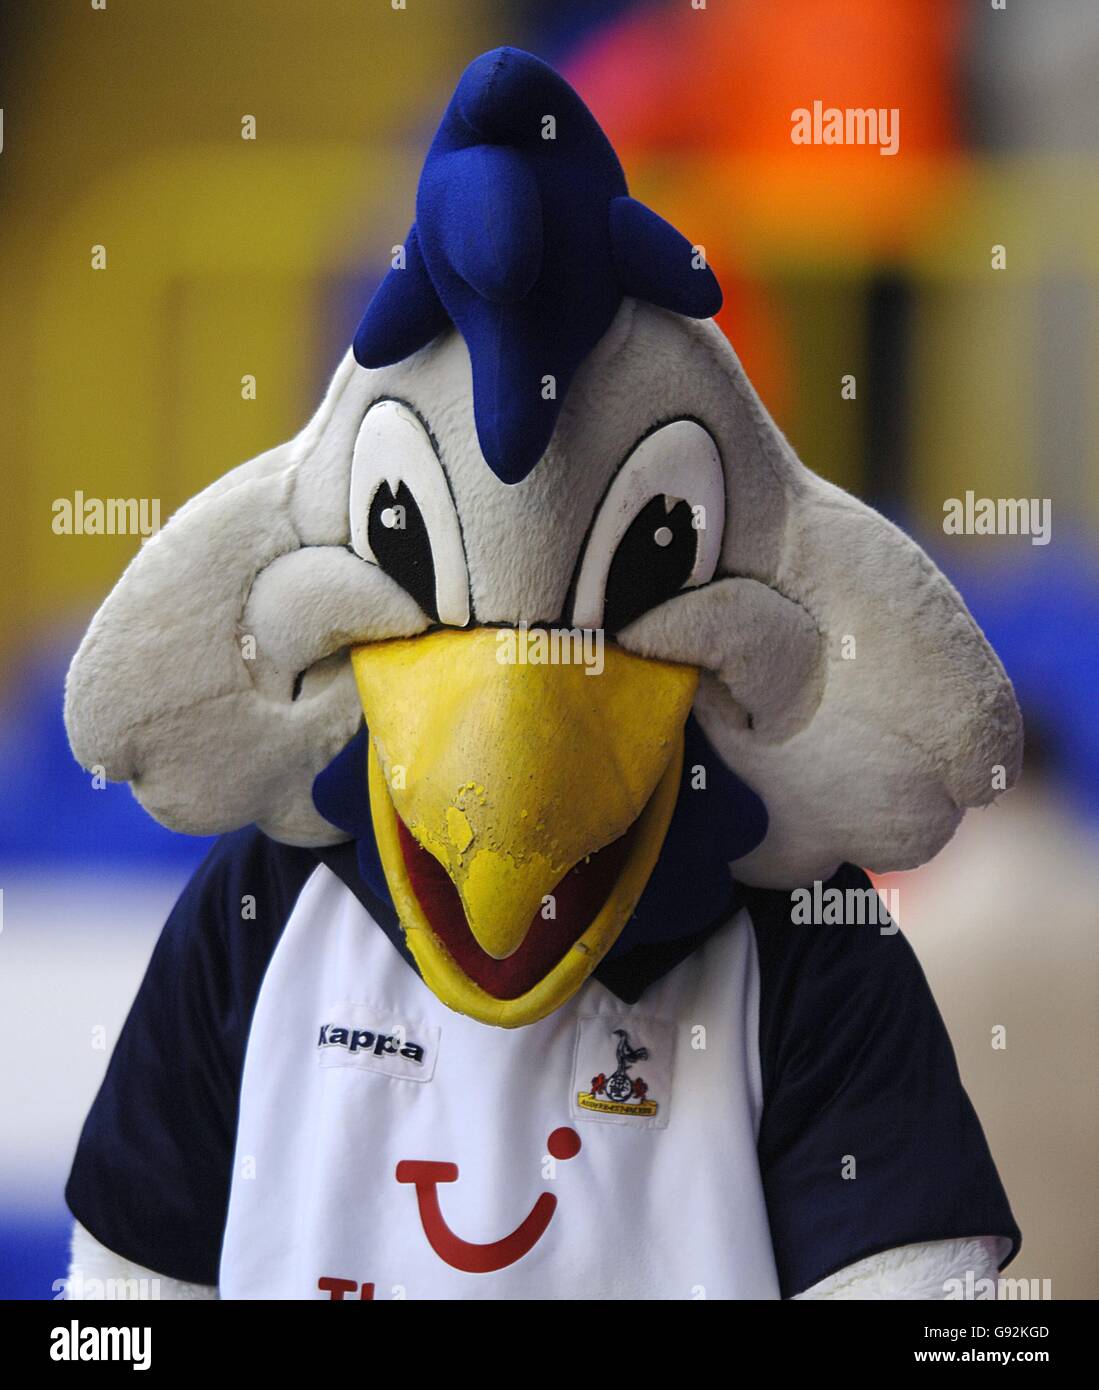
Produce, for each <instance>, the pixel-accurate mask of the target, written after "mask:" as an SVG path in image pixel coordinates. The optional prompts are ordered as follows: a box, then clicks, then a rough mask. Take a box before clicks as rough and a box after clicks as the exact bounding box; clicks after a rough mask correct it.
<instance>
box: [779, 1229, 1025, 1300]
mask: <svg viewBox="0 0 1099 1390" xmlns="http://www.w3.org/2000/svg"><path fill="white" fill-rule="evenodd" d="M1007 1245H1008V1242H1007V1241H1005V1240H1002V1239H1001V1238H1000V1237H997V1236H973V1237H970V1238H969V1239H966V1240H936V1241H932V1242H931V1243H930V1244H928V1245H902V1246H899V1247H898V1248H897V1249H895V1250H884V1251H882V1253H881V1254H880V1255H871V1256H870V1257H869V1258H868V1259H865V1260H858V1261H856V1263H855V1264H853V1265H848V1266H847V1268H846V1269H841V1270H839V1271H838V1272H837V1273H836V1274H831V1275H829V1276H828V1278H827V1279H822V1280H821V1281H820V1283H819V1284H814V1285H813V1286H812V1288H808V1289H806V1290H805V1292H804V1293H799V1294H797V1295H795V1297H796V1298H799V1299H812V1300H816V1299H823V1298H834V1299H845V1300H856V1299H857V1300H860V1301H863V1302H867V1301H871V1300H878V1299H944V1300H945V1299H947V1298H953V1299H957V1298H974V1297H981V1296H982V1290H984V1289H987V1288H988V1287H990V1286H989V1285H988V1284H987V1283H986V1282H985V1281H987V1280H992V1281H995V1280H996V1277H997V1274H998V1271H999V1267H1000V1260H1001V1259H1002V1258H1003V1256H1004V1255H1005V1254H1006V1253H1007V1251H1006V1249H1005V1247H1006V1246H1007ZM991 1287H995V1283H994V1282H993V1284H992V1286H991Z"/></svg>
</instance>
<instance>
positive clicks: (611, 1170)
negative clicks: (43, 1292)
mask: <svg viewBox="0 0 1099 1390" xmlns="http://www.w3.org/2000/svg"><path fill="white" fill-rule="evenodd" d="M720 298H721V296H720V291H719V289H718V285H717V282H716V280H715V278H714V276H713V274H712V272H711V271H710V270H709V269H708V268H707V266H706V264H705V259H704V256H703V254H702V251H701V248H698V247H694V246H692V245H691V244H690V243H689V242H688V241H687V240H686V239H685V238H684V237H683V236H681V235H680V234H679V233H678V232H677V231H676V230H674V229H673V228H672V227H671V226H670V225H669V224H668V223H666V222H664V221H663V220H662V219H661V218H660V217H658V216H657V215H656V214H655V213H654V212H652V211H650V209H649V208H647V207H646V206H644V205H643V204H642V203H640V202H637V201H635V200H634V199H633V198H631V197H630V196H629V194H628V192H627V188H626V182H625V178H624V175H623V172H622V169H621V167H620V165H619V162H618V160H617V158H616V156H615V153H614V151H613V150H612V148H611V146H610V144H609V143H608V141H607V139H606V137H605V136H604V134H603V132H602V131H601V130H600V128H599V126H598V125H597V124H596V122H595V120H594V119H593V117H592V115H591V114H590V112H589V111H588V110H587V109H586V107H585V106H584V105H583V103H582V102H581V101H580V99H579V98H578V97H577V95H576V93H575V92H573V91H572V89H571V88H570V87H569V86H568V85H567V84H566V83H565V82H564V81H563V80H562V79H561V78H560V77H559V76H558V75H557V74H556V73H555V72H554V71H553V70H552V69H551V68H549V67H548V66H546V65H545V64H544V63H543V62H541V61H540V60H539V59H537V58H534V57H531V56H530V55H529V54H526V53H523V52H520V51H518V50H515V49H509V48H503V49H499V50H497V51H494V52H491V53H487V54H485V55H483V56H482V57H480V58H478V59H477V60H476V61H475V62H474V63H473V64H472V65H471V66H470V67H469V68H468V70H467V71H466V72H465V74H464V75H463V76H462V79H461V81H460V82H459V84H458V87H457V90H456V91H455V93H454V96H453V98H452V99H451V101H450V104H449V106H448V107H447V110H446V112H445V114H444V116H443V119H442V123H441V125H440V127H439V130H438V133H437V134H436V136H435V138H434V141H433V143H432V145H431V148H430V151H429V153H428V155H427V159H426V161H425V164H424V167H423V171H422V174H421V177H420V181H419V188H418V193H417V199H416V220H415V225H414V226H413V227H412V230H411V231H410V232H409V234H408V237H407V240H406V242H405V243H404V245H403V247H402V248H401V251H400V254H399V255H398V256H397V257H396V258H395V264H394V268H393V269H392V270H390V271H389V272H388V274H387V276H386V278H385V279H384V280H383V282H382V284H381V286H380V287H379V289H378V291H377V293H376V294H375V296H374V298H373V300H372V302H371V303H370V305H369V307H368V309H367V312H366V316H365V318H364V319H363V321H362V324H361V326H360V328H359V329H358V332H357V334H356V337H355V340H354V344H353V347H352V349H351V351H350V352H349V353H348V354H347V356H346V358H345V359H344V361H343V362H342V364H341V365H340V367H339V369H338V370H337V372H336V375H335V379H334V381H333V383H332V385H331V387H330V389H329V391H328V394H327V396H326V397H325V400H324V402H323V404H322V405H321V407H320V409H319V411H318V412H317V414H316V415H315V416H314V418H313V419H312V420H311V421H310V423H309V424H308V425H307V426H306V427H305V429H304V430H303V431H302V433H300V434H299V435H298V436H297V437H296V438H295V439H293V440H292V441H291V442H289V443H287V444H284V445H282V446H280V447H278V448H275V449H272V450H271V451H270V452H268V453H265V454H262V455H260V457H258V458H256V459H253V460H252V461H251V462H250V463H246V464H244V465H243V466H242V467H239V468H236V469H234V470H233V471H232V472H230V473H229V474H227V475H226V476H225V477H224V478H222V479H220V480H219V481H217V482H215V483H214V484H213V485H212V486H211V487H209V488H207V489H206V490H205V491H204V492H202V493H201V494H199V496H197V497H196V498H194V499H193V500H192V501H190V502H189V503H188V504H187V505H186V506H184V507H183V508H182V509H181V510H180V511H179V512H178V513H177V514H176V515H175V516H174V517H173V518H172V519H171V521H170V522H169V523H168V525H167V526H166V527H165V528H164V530H163V531H161V532H160V533H159V534H158V535H157V536H155V537H154V538H153V539H151V540H150V541H149V542H148V543H147V544H146V545H144V546H143V547H142V549H141V551H140V552H139V554H138V555H137V557H136V559H135V560H134V561H133V563H132V564H131V566H130V567H129V569H128V570H127V572H126V573H125V575H124V576H123V577H122V579H121V581H120V582H119V584H118V586H117V587H116V588H115V590H114V592H113V593H112V594H111V595H110V597H109V598H108V599H107V601H106V602H105V603H104V605H103V607H102V608H101V610H100V611H99V613H98V614H97V616H96V617H95V619H94V621H93V623H92V625H91V628H90V630H89V632H88V634H87V636H86V637H85V639H84V641H83V643H82V645H81V647H80V649H79V651H78V652H77V655H76V657H75V660H74V661H73V664H72V669H71V671H70V673H69V678H68V686H67V696H66V718H67V725H68V730H69V735H70V739H71V743H72V747H73V749H74V751H75V754H76V757H77V758H78V760H79V761H80V762H81V763H82V764H83V765H84V766H85V767H98V768H101V769H103V770H105V772H106V774H107V775H108V776H109V777H111V778H113V779H119V780H124V781H128V782H129V783H130V784H131V786H132V788H133V791H134V794H135V795H136V796H137V797H138V799H139V800H140V801H141V803H142V804H143V805H144V806H145V807H146V808H147V809H148V811H149V812H150V813H151V814H152V815H153V816H155V817H156V818H157V820H159V821H161V822H163V823H164V824H165V825H167V826H170V827H172V828H173V829H175V830H178V831H184V832H187V833H190V834H210V833H218V834H219V835H220V836H221V838H220V839H219V840H218V841H217V842H216V844H215V846H214V848H213V849H212V850H211V852H210V854H209V856H208V857H207V859H206V860H205V862H204V863H203V864H202V866H201V867H200V868H199V869H198V871H197V872H196V874H195V875H194V877H193V878H192V879H191V881H190V883H189V884H188V886H187V887H186V889H185V890H184V892H183V895H182V897H181V898H180V899H179V902H178V903H177V905H176V907H175V908H174V910H173V911H172V913H171V915H170V917H169V919H168V922H167V924H166V926H165V928H164V931H163V933H162V935H161V937H160V940H159V942H158V944H157V946H156V949H155V951H154V953H153V956H152V960H151V963H150V965H149V967H148V972H147V974H146V976H145V978H144V981H143V983H142V985H141V988H140V990H139V993H138V995H137V998H136V1001H135V1002H134V1005H133V1008H132V1010H131V1013H130V1015H129V1018H128V1020H127V1022H126V1025H125V1027H124V1029H123V1031H122V1033H121V1036H120V1038H119V1040H118V1044H117V1046H116V1048H115V1051H114V1055H113V1057H112V1059H111V1062H110V1066H109V1069H108V1071H107V1074H106V1078H105V1080H104V1082H103V1085H102V1088H101V1090H100V1092H99V1095H98V1097H97V1099H96V1101H95V1103H94V1105H93V1107H92V1110H91V1113H90V1114H89V1116H88V1118H87V1121H86V1123H85V1126H84V1129H83V1133H82V1136H81V1139H80V1143H79V1147H78V1149H77V1153H76V1156H75V1161H74V1164H73V1169H72V1174H71V1177H70V1180H69V1183H68V1188H67V1199H68V1203H69V1206H70V1207H71V1210H72V1212H73V1215H74V1216H75V1218H76V1222H77V1225H76V1229H75V1235H74V1242H73V1276H74V1282H75V1280H76V1276H77V1275H79V1276H80V1277H81V1279H82V1281H83V1282H84V1283H85V1284H87V1283H88V1282H89V1281H90V1280H91V1279H92V1278H93V1276H94V1277H96V1278H98V1279H100V1280H106V1279H111V1278H127V1277H130V1278H133V1277H134V1276H135V1274H140V1275H142V1276H144V1277H149V1278H151V1277H154V1276H155V1277H157V1278H158V1279H159V1281H160V1283H159V1288H160V1296H161V1297H180V1298H184V1297H190V1298H201V1297H221V1298H233V1299H239V1298H248V1299H274V1298H293V1299H322V1300H323V1299H339V1300H346V1299H371V1298H395V1297H408V1298H420V1299H467V1298H473V1299H478V1298H479V1299H566V1298H568V1299H573V1298H578V1299H692V1298H702V1297H706V1298H717V1299H774V1298H791V1297H797V1296H803V1297H830V1298H890V1297H897V1298H943V1297H950V1296H958V1295H957V1292H956V1290H958V1289H959V1288H965V1287H969V1288H972V1287H973V1281H974V1280H980V1279H984V1278H989V1277H992V1278H994V1277H995V1276H996V1272H997V1269H998V1267H999V1266H1001V1265H1002V1264H1003V1263H1004V1262H1006V1260H1008V1259H1009V1258H1010V1257H1011V1256H1012V1255H1013V1253H1014V1251H1015V1249H1016V1248H1017V1245H1018V1241H1019V1235H1018V1231H1017V1230H1016V1227H1015V1223H1014V1221H1013V1218H1012V1215H1011V1211H1010V1209H1009V1207H1008V1204H1007V1201H1006V1198H1005V1196H1004V1193H1003V1190H1002V1188H1001V1186H1000V1182H999V1179H998V1177H997V1174H996V1170H995V1167H994V1166H993V1162H992V1159H991V1157H990V1155H989V1152H988V1149H987V1146H986V1144H985V1140H984V1137H983V1135H982V1132H981V1128H980V1125H979V1123H978V1121H977V1118H976V1116H975V1115H974V1112H973V1110H972V1108H971V1106H970V1104H969V1102H968V1100H967V1098H966V1095H965V1093H964V1091H963V1089H962V1086H961V1083H960V1080H959V1076H958V1072H957V1068H956V1065H955V1062H954V1057H953V1053H952V1050H951V1046H950V1042H949V1039H948V1038H947V1035H946V1033H945V1030H944V1028H943V1024H942V1022H941V1020H940V1018H939V1015H938V1012H937V1010H936V1008H935V1004H934V1002H933V1000H932V998H931V995H930V992H929V990H928V986H927V984H926V982H925V980H924V978H923V975H922V974H921V971H920V968H919V966H918V964H917V962H916V959H915V957H914V955H913V953H912V951H911V949H910V948H909V946H908V945H907V944H906V942H905V941H904V939H903V937H902V936H901V935H900V934H899V933H898V931H897V929H896V925H895V923H894V922H892V920H891V919H890V917H889V916H888V914H887V913H886V912H885V911H884V909H883V908H882V906H881V902H880V899H879V897H878V895H877V894H876V893H875V892H874V890H873V888H872V887H871V885H870V881H869V879H868V878H867V877H866V874H865V873H864V871H863V869H862V868H855V867H852V866H853V865H866V866H869V867H870V868H872V869H874V870H877V871H890V870H898V869H908V868H912V867H914V866H916V865H918V864H921V863H923V862H924V861H925V860H926V859H928V858H929V857H930V856H932V855H934V854H935V853H936V852H937V851H938V850H939V849H940V848H941V847H942V845H943V844H944V843H945V842H946V841H947V840H948V839H949V837H950V836H951V834H952V833H953V831H954V830H955V828H956V826H957V825H958V822H959V820H960V818H961V817H962V815H963V813H964V812H965V810H966V808H968V807H971V806H980V805H984V804H986V803H987V802H989V801H991V800H992V798H993V797H994V795H995V794H996V792H997V790H999V789H1001V788H1002V787H1004V786H1007V785H1010V784H1011V782H1012V781H1013V780H1014V778H1015V775H1016V773H1017V771H1018V766H1019V761H1020V747H1021V727H1020V719H1019V714H1018V710H1017V707H1016V704H1015V700H1014V697H1013V693H1012V690H1011V686H1010V684H1009V682H1008V680H1007V678H1006V676H1005V674H1004V671H1003V669H1002V668H1001V666H1000V664H999V662H998V661H997V659H996V657H995V655H994V654H993V652H992V651H991V650H990V648H989V646H988V645H987V643H986V642H985V640H984V638H983V636H982V634H981V632H980V631H979V630H978V628H977V627H976V625H975V624H974V622H973V620H972V619H971V618H970V616H969V614H968V613H967V611H966V608H965V606H964V605H963V603H962V601H961V599H960V598H959V597H958V595H957V593H955V592H954V590H953V589H952V588H951V586H950V585H949V584H948V583H947V581H946V580H945V579H944V577H943V576H942V575H941V574H940V573H939V571H938V570H937V569H936V568H935V566H934V565H933V564H932V563H931V562H930V560H929V559H928V558H927V556H926V555H924V554H923V553H922V551H921V550H920V549H919V548H918V547H917V546H916V545H915V544H913V542H912V541H910V540H909V539H907V538H906V537H905V536H904V535H903V534H901V533H900V532H899V531H898V530H896V529H895V528H894V527H893V526H892V525H890V524H889V523H888V522H887V521H885V520H883V519H882V517H880V516H879V515H877V514H876V513H875V512H873V511H871V510H870V509H869V508H867V507H865V506H863V505H862V504H861V503H859V502H858V501H856V500H854V499H853V498H852V497H850V496H848V495H846V494H845V493H843V492H841V491H839V490H838V489H836V488H835V487H832V486H830V485H828V484H827V483H825V482H823V481H822V480H821V479H819V478H817V477H815V476H814V475H813V474H812V473H810V472H809V471H808V470H807V469H806V468H805V467H804V466H803V465H802V464H801V463H800V462H799V460H798V459H797V458H796V457H795V455H794V453H793V451H792V450H791V448H790V446H789V445H788V444H787V443H786V441H785V440H784V439H783V437H782V436H781V434H780V433H779V432H778V430H777V429H776V427H775V425H774V423H773V422H772V421H771V419H770V418H769V416H768V415H767V412H766V411H765V410H764V408H763V406H762V405H761V403H760V401H759V399H758V398H757V396H756V395H755V393H754V391H753V389H752V387H751V385H750V384H749V382H748V380H747V379H746V377H745V375H744V372H743V371H742V369H741V367H740V365H739V363H738V361H737V359H736V357H735V356H734V354H733V352H732V350H731V349H730V347H729V344H728V343H727V342H726V340H725V338H724V337H723V335H722V333H721V332H720V331H719V329H718V328H717V327H716V326H715V325H714V323H713V322H712V321H711V317H712V315H713V314H714V313H716V311H717V310H718V308H719V306H720ZM967 1278H968V1279H969V1283H968V1285H967V1284H966V1281H967Z"/></svg>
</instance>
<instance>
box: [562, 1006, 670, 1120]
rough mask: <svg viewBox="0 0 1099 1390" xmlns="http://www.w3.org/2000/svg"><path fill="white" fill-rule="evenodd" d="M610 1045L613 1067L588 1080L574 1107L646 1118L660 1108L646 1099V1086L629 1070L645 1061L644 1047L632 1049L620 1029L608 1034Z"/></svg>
mask: <svg viewBox="0 0 1099 1390" xmlns="http://www.w3.org/2000/svg"><path fill="white" fill-rule="evenodd" d="M611 1040H612V1041H613V1043H614V1057H615V1067H614V1070H613V1071H611V1072H605V1071H601V1072H598V1073H597V1074H596V1075H595V1076H593V1077H592V1081H591V1090H590V1091H579V1092H577V1096H576V1103H577V1105H579V1106H580V1108H581V1109H582V1110H594V1111H596V1112H597V1113H599V1114H601V1115H618V1114H623V1115H624V1114H632V1115H644V1116H646V1118H649V1117H651V1116H653V1115H655V1114H656V1112H657V1111H658V1110H659V1108H660V1103H659V1101H657V1100H655V1099H653V1098H652V1097H651V1096H650V1095H649V1086H648V1082H646V1080H645V1078H644V1077H643V1076H641V1075H640V1074H639V1073H638V1074H634V1072H633V1068H634V1067H635V1066H637V1064H638V1063H640V1062H647V1061H648V1060H649V1050H648V1048H647V1047H635V1046H634V1045H633V1043H632V1042H631V1041H630V1035H629V1033H627V1032H626V1030H625V1029H624V1028H614V1029H612V1030H611Z"/></svg>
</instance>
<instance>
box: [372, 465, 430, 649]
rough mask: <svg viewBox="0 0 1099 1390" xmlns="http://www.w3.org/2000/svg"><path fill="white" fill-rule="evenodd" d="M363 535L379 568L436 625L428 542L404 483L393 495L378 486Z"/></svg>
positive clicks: (390, 490) (418, 510)
mask: <svg viewBox="0 0 1099 1390" xmlns="http://www.w3.org/2000/svg"><path fill="white" fill-rule="evenodd" d="M366 534H367V538H368V540H369V542H370V549H371V551H372V552H373V554H374V558H375V559H376V560H377V562H378V564H379V565H380V566H381V568H382V569H383V570H385V572H386V574H388V575H389V577H390V579H394V580H396V582H397V583H398V584H399V585H400V586H401V588H402V589H404V590H405V591H406V592H407V593H409V594H411V595H412V597H413V598H414V599H415V600H416V602H417V603H418V604H419V605H420V607H421V608H422V609H423V610H424V612H425V613H426V614H427V615H428V616H429V617H430V618H432V619H433V620H434V621H435V622H438V621H439V613H438V610H437V609H436V606H435V562H434V560H433V559H432V557H431V542H430V541H429V539H428V535H427V527H426V526H425V525H424V519H423V516H422V515H421V513H420V509H419V507H418V506H417V505H416V499H415V498H414V497H413V496H412V493H411V492H410V491H409V488H408V484H407V483H403V482H401V483H398V484H397V495H396V496H394V495H393V490H392V489H391V488H390V486H389V484H388V483H382V485H381V486H380V487H379V488H378V490H377V492H376V493H375V494H374V497H373V500H372V501H371V503H370V514H369V517H368V518H367V531H366Z"/></svg>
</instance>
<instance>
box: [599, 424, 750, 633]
mask: <svg viewBox="0 0 1099 1390" xmlns="http://www.w3.org/2000/svg"><path fill="white" fill-rule="evenodd" d="M724 525H725V476H724V473H723V471H722V467H721V455H720V453H719V452H718V448H717V445H716V443H715V442H714V440H713V439H712V437H711V436H710V435H709V434H708V433H707V431H706V430H704V429H703V428H702V426H701V425H699V424H697V423H696V422H695V421H693V420H674V421H672V423H671V424H668V425H664V426H663V427H662V428H660V429H658V430H654V431H653V433H652V434H650V435H647V436H646V437H645V438H644V439H643V440H642V441H641V442H640V443H639V444H638V445H637V447H636V448H635V449H634V450H633V452H632V453H631V454H630V456H629V457H628V458H627V459H626V461H625V463H624V464H623V465H622V467H621V468H620V469H619V471H618V473H617V474H616V476H615V478H614V480H613V482H612V483H611V486H610V488H609V489H608V491H607V495H606V497H605V498H604V499H603V503H602V505H601V506H600V508H599V512H598V515H597V516H596V518H595V522H594V524H593V525H592V529H591V534H590V536H589V537H588V543H587V546H586V548H585V551H584V557H583V560H582V562H581V566H580V573H579V576H578V578H577V582H576V598H575V601H574V604H573V622H574V623H575V624H576V625H577V626H578V627H591V628H605V629H606V630H607V631H609V632H617V631H620V630H621V629H622V628H624V627H626V626H628V625H629V624H630V623H632V622H633V621H634V619H635V618H639V617H640V616H641V615H642V613H646V612H648V610H649V609H650V608H654V607H656V605H657V604H659V603H663V602H664V601H665V600H667V599H669V598H671V597H673V596H674V595H675V594H677V593H679V592H680V591H681V590H683V589H687V588H694V587H696V586H698V585H700V584H706V583H708V582H709V581H710V580H711V579H712V578H713V576H714V571H715V570H716V568H717V561H718V557H719V555H720V554H721V538H722V533H723V530H724Z"/></svg>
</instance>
